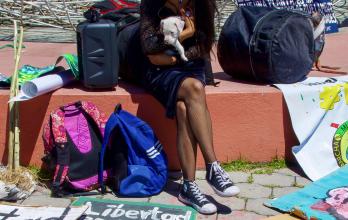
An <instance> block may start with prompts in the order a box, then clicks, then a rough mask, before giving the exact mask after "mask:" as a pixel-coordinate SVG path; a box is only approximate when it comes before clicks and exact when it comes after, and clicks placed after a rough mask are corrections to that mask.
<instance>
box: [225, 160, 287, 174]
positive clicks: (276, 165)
mask: <svg viewBox="0 0 348 220" xmlns="http://www.w3.org/2000/svg"><path fill="white" fill-rule="evenodd" d="M222 167H223V168H224V169H225V170H226V171H228V172H231V171H242V172H252V173H254V174H270V173H273V172H274V171H275V170H278V169H281V168H286V164H285V160H284V159H278V158H275V159H273V160H272V161H271V162H249V161H246V160H243V159H238V160H235V161H232V162H229V163H223V164H222Z"/></svg>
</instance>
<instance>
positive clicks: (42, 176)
mask: <svg viewBox="0 0 348 220" xmlns="http://www.w3.org/2000/svg"><path fill="white" fill-rule="evenodd" d="M28 170H30V172H31V173H32V174H33V175H34V176H35V177H36V178H37V179H38V180H39V181H40V182H45V181H49V180H51V178H52V173H50V172H49V171H48V170H46V169H42V168H39V167H36V166H29V167H28Z"/></svg>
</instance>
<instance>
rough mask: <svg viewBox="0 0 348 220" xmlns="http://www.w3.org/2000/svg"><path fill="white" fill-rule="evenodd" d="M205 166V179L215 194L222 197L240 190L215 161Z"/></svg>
mask: <svg viewBox="0 0 348 220" xmlns="http://www.w3.org/2000/svg"><path fill="white" fill-rule="evenodd" d="M209 165H210V164H209ZM207 168H208V169H207V173H206V179H207V181H208V183H209V185H210V186H211V187H212V188H213V190H214V191H215V193H216V194H218V195H219V196H223V197H230V196H235V195H237V194H238V193H239V192H240V190H239V188H238V187H237V186H235V185H234V184H233V182H232V180H231V179H230V177H229V176H228V174H227V173H226V172H225V171H224V170H223V169H222V167H221V166H220V164H219V163H218V162H217V161H215V162H213V163H212V164H211V165H210V166H208V167H207Z"/></svg>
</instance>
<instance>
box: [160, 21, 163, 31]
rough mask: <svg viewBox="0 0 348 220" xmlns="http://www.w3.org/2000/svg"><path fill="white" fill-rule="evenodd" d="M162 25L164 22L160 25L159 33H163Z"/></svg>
mask: <svg viewBox="0 0 348 220" xmlns="http://www.w3.org/2000/svg"><path fill="white" fill-rule="evenodd" d="M163 25H164V22H163V21H161V23H160V32H161V33H163Z"/></svg>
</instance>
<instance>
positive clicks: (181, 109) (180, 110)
mask: <svg viewBox="0 0 348 220" xmlns="http://www.w3.org/2000/svg"><path fill="white" fill-rule="evenodd" d="M176 114H177V116H178V117H185V116H186V105H185V102H183V101H177V102H176Z"/></svg>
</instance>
